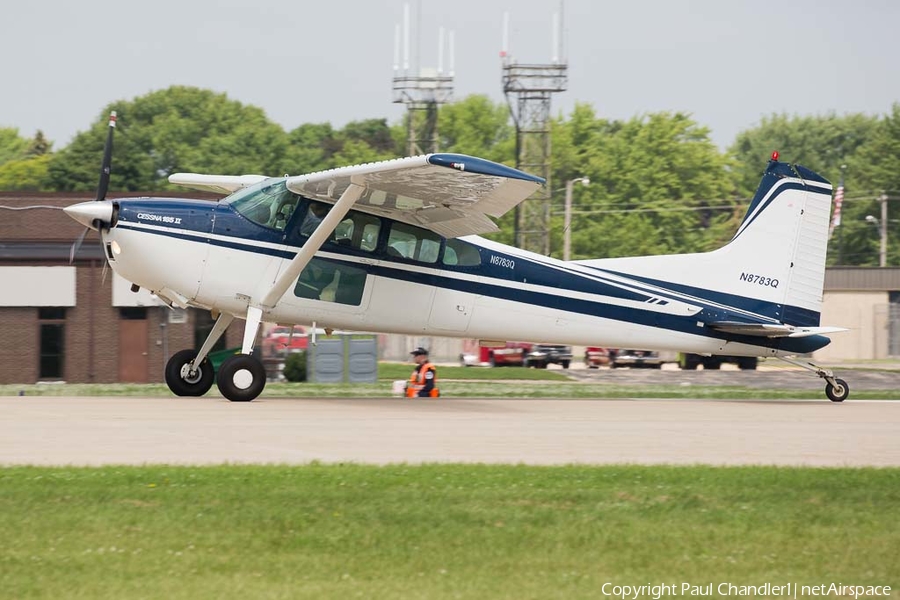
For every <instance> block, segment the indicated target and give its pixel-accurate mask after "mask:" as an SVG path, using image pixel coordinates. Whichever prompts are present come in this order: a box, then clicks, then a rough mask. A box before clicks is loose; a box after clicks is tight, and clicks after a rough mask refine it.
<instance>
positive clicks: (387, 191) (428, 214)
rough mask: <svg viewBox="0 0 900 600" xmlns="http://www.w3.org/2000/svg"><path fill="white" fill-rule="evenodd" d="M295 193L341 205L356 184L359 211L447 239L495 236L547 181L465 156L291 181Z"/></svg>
mask: <svg viewBox="0 0 900 600" xmlns="http://www.w3.org/2000/svg"><path fill="white" fill-rule="evenodd" d="M286 183H287V187H288V189H289V190H291V191H292V192H295V193H298V194H301V195H303V196H306V197H309V198H315V199H317V200H324V201H326V202H332V203H333V202H336V201H337V200H338V199H339V198H340V197H341V194H343V193H344V191H345V190H346V189H347V188H348V187H349V186H350V184H351V183H352V184H355V185H357V186H359V187H361V188H362V193H361V195H360V197H359V198H358V199H357V200H356V203H355V205H354V207H353V208H354V210H359V211H362V212H367V213H371V214H374V215H380V216H385V217H388V218H390V219H394V220H397V221H403V222H405V223H409V224H411V225H416V226H418V227H422V228H424V229H429V230H431V231H434V232H435V233H437V234H439V235H442V236H444V237H448V238H453V237H459V236H463V235H471V234H483V233H492V232H495V231H498V227H497V225H496V224H494V222H493V221H492V220H491V219H489V218H488V217H500V216H502V215H504V214H506V213H507V212H508V211H509V210H511V209H512V208H513V207H515V206H516V205H517V204H519V203H520V202H522V201H523V200H525V199H526V198H528V196H530V195H531V194H532V193H533V192H534V191H535V190H536V189H538V188H539V187H540V186H541V185H543V184H544V179H542V178H541V177H536V176H534V175H530V174H528V173H524V172H522V171H519V170H516V169H513V168H511V167H507V166H505V165H501V164H498V163H494V162H491V161H488V160H484V159H482V158H475V157H472V156H466V155H463V154H428V155H424V156H413V157H409V158H398V159H396V160H387V161H382V162H376V163H369V164H364V165H356V166H351V167H342V168H339V169H331V170H329V171H320V172H318V173H311V174H309V175H299V176H296V177H289V178H288V179H287V182H286Z"/></svg>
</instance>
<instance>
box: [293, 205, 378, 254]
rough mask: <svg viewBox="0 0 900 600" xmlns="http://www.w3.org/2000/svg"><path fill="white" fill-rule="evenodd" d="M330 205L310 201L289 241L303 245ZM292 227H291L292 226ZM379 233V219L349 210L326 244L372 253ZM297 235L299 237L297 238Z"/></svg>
mask: <svg viewBox="0 0 900 600" xmlns="http://www.w3.org/2000/svg"><path fill="white" fill-rule="evenodd" d="M331 208H332V205H331V204H328V203H326V202H319V201H317V200H310V201H309V203H308V207H307V209H306V212H305V213H304V215H303V219H300V220H299V223H300V224H299V228H298V230H296V231H294V232H292V233H291V234H290V239H291V241H294V240H296V241H297V242H299V243H301V244H302V243H303V242H304V241H305V238H308V237H309V236H311V235H312V234H313V232H314V231H315V230H316V228H317V227H318V226H319V223H321V222H322V219H324V218H325V216H326V215H327V214H328V212H329V211H330V210H331ZM292 227H293V226H292ZM380 231H381V219H380V218H378V217H376V216H374V215H370V214H366V213H362V212H358V211H355V210H351V211H350V212H348V213H347V215H346V216H345V217H344V219H343V220H342V221H341V222H340V223H338V224H337V227H335V228H334V231H332V232H331V235H330V236H329V237H328V240H327V241H326V242H325V243H326V244H337V245H338V246H343V247H346V248H353V249H354V250H361V251H363V252H374V251H375V248H376V247H377V246H378V235H379V233H380ZM298 234H299V237H298Z"/></svg>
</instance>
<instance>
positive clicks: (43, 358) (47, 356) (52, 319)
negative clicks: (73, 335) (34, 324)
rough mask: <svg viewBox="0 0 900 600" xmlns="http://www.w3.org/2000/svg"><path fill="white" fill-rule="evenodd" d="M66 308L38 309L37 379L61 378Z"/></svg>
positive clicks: (63, 358)
mask: <svg viewBox="0 0 900 600" xmlns="http://www.w3.org/2000/svg"><path fill="white" fill-rule="evenodd" d="M65 319H66V309H65V308H63V307H42V308H39V309H38V321H39V325H38V327H39V336H40V359H39V360H40V364H39V365H38V378H39V379H62V378H63V365H64V364H65V341H66V336H65V334H66V322H65Z"/></svg>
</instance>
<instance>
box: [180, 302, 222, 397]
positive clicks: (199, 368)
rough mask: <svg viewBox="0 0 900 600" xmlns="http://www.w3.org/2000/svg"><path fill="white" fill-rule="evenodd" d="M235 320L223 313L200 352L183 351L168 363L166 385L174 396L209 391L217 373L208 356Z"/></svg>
mask: <svg viewBox="0 0 900 600" xmlns="http://www.w3.org/2000/svg"><path fill="white" fill-rule="evenodd" d="M233 320H234V316H233V315H230V314H227V313H222V314H221V315H219V318H218V319H217V320H216V324H215V325H213V328H212V331H210V332H209V335H208V336H207V338H206V341H205V342H203V346H201V347H200V350H199V351H197V352H195V351H194V350H192V349H188V350H181V351H180V352H176V353H175V354H173V355H172V357H171V358H170V359H169V362H167V363H166V385H168V386H169V389H170V390H172V393H173V394H175V395H176V396H202V395H203V394H205V393H206V392H208V391H209V388H211V387H212V384H213V381H214V380H215V372H214V370H213V366H212V363H210V362H209V360H208V359H207V355H208V354H209V351H210V350H211V349H212V347H213V345H214V344H215V343H216V342H218V341H219V338H220V337H222V334H223V333H225V330H226V329H228V326H229V325H230V324H231V322H232V321H233Z"/></svg>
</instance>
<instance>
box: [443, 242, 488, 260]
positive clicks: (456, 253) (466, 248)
mask: <svg viewBox="0 0 900 600" xmlns="http://www.w3.org/2000/svg"><path fill="white" fill-rule="evenodd" d="M443 263H444V264H445V265H449V266H455V267H477V266H478V265H480V264H481V253H480V252H478V248H476V247H475V246H473V245H472V244H469V243H466V242H464V241H462V240H457V239H452V240H447V245H446V247H444V260H443Z"/></svg>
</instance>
